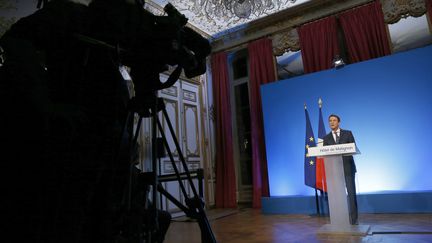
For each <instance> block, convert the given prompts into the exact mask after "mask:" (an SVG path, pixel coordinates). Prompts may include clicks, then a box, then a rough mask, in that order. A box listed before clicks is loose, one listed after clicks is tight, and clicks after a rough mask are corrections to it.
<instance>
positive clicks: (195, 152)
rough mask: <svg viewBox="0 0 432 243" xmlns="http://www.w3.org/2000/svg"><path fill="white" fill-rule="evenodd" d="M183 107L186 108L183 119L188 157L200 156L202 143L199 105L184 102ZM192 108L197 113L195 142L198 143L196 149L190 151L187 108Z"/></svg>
mask: <svg viewBox="0 0 432 243" xmlns="http://www.w3.org/2000/svg"><path fill="white" fill-rule="evenodd" d="M183 109H184V115H183V121H184V132H185V145H186V156H187V157H200V152H199V150H200V144H199V126H198V112H197V110H198V108H197V105H191V104H183ZM188 109H191V110H192V112H193V114H194V115H195V131H196V132H195V143H196V149H195V151H193V152H192V151H190V150H189V146H188V145H189V144H188V140H187V137H188V130H187V126H186V124H187V121H186V117H187V115H186V113H187V110H188Z"/></svg>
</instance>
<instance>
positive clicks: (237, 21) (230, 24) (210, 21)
mask: <svg viewBox="0 0 432 243" xmlns="http://www.w3.org/2000/svg"><path fill="white" fill-rule="evenodd" d="M196 1H198V2H200V3H204V2H205V1H207V0H170V1H168V0H153V2H155V3H156V4H158V5H159V6H161V7H163V6H165V5H166V4H167V3H168V2H170V3H171V4H173V5H174V6H175V7H176V8H177V9H178V10H179V11H180V12H181V13H182V14H184V15H186V17H187V18H188V19H189V23H190V24H192V25H194V26H196V27H197V28H199V29H201V30H202V31H204V32H206V33H207V34H209V35H212V36H214V35H217V34H222V33H223V32H224V31H226V30H228V29H232V28H236V27H240V26H242V25H245V24H247V23H248V22H251V21H253V20H255V19H258V18H262V17H265V16H267V15H269V14H272V13H276V12H278V11H281V10H283V9H287V8H289V7H292V6H296V5H300V4H302V3H305V2H308V1H311V0H296V1H295V2H294V3H292V1H290V0H282V1H279V2H282V5H281V6H280V7H276V6H275V7H274V8H273V9H271V10H269V11H267V12H266V13H262V14H259V15H257V14H253V13H252V14H251V15H250V16H249V17H248V18H239V17H237V16H236V15H234V14H233V13H231V12H229V11H227V12H225V13H221V12H219V11H213V14H207V13H205V12H203V11H202V9H199V8H197V7H196V5H195V2H196ZM233 1H235V0H233ZM272 1H273V2H276V1H278V0H272ZM220 2H221V4H222V1H220ZM221 32H222V33H221Z"/></svg>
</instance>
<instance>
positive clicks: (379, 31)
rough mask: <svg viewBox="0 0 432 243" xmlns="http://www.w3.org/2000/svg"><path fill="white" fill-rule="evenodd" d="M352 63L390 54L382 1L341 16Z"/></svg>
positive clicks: (340, 19)
mask: <svg viewBox="0 0 432 243" xmlns="http://www.w3.org/2000/svg"><path fill="white" fill-rule="evenodd" d="M339 21H340V24H341V26H342V29H343V32H344V35H345V40H346V45H347V48H348V53H349V57H350V61H351V62H352V63H355V62H360V61H365V60H368V59H372V58H377V57H382V56H386V55H389V54H390V45H389V40H388V37H387V31H386V27H385V23H384V15H383V12H382V8H381V3H380V2H378V1H376V2H373V3H370V4H367V5H365V6H361V7H358V8H355V9H352V10H349V11H347V12H344V13H342V14H341V15H340V16H339Z"/></svg>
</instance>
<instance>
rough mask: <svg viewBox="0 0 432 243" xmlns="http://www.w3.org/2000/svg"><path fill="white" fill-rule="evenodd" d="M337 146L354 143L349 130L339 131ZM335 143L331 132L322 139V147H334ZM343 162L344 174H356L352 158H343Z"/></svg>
mask: <svg viewBox="0 0 432 243" xmlns="http://www.w3.org/2000/svg"><path fill="white" fill-rule="evenodd" d="M339 137H340V138H339V144H342V143H355V140H354V136H353V134H352V132H351V131H349V130H343V129H340V136H339ZM335 144H336V141H335V140H334V138H333V131H331V132H330V133H329V134H327V135H326V136H325V137H324V146H326V145H335ZM343 162H344V170H345V174H347V173H350V174H354V173H356V172H357V169H356V166H355V163H354V158H353V157H352V156H343Z"/></svg>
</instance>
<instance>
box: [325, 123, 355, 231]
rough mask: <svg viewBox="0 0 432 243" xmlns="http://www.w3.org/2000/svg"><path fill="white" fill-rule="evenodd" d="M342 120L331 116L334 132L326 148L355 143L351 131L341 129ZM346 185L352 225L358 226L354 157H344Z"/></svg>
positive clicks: (327, 141)
mask: <svg viewBox="0 0 432 243" xmlns="http://www.w3.org/2000/svg"><path fill="white" fill-rule="evenodd" d="M339 124H340V118H339V116H337V115H335V114H331V115H330V116H329V125H330V129H331V130H332V131H331V132H330V133H329V134H327V135H326V136H325V137H324V146H326V145H335V144H343V143H355V140H354V136H353V134H352V132H351V131H349V130H343V129H340V127H339ZM343 167H344V174H345V184H346V188H347V191H348V198H349V209H350V219H351V224H358V222H357V219H358V212H357V196H356V188H355V173H356V172H357V169H356V166H355V163H354V158H353V156H343Z"/></svg>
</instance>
